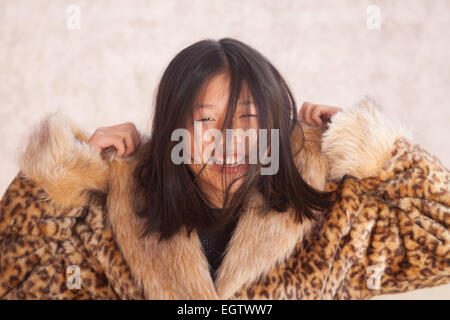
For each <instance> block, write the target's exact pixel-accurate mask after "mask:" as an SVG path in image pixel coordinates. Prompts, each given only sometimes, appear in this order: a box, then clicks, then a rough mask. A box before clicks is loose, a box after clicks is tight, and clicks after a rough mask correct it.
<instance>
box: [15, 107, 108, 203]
mask: <svg viewBox="0 0 450 320" xmlns="http://www.w3.org/2000/svg"><path fill="white" fill-rule="evenodd" d="M88 139H89V136H88V135H87V134H86V132H84V131H83V130H82V129H80V128H79V127H78V126H77V125H76V124H75V123H74V122H73V121H71V120H70V119H68V118H66V117H65V116H62V115H61V114H59V113H51V114H49V115H47V116H46V117H45V118H44V119H43V120H42V121H41V122H40V123H39V125H38V126H37V127H36V128H34V129H33V130H32V132H31V135H30V137H29V139H28V143H27V146H26V148H25V151H23V152H21V155H20V156H19V168H20V171H21V172H22V173H23V174H24V175H25V176H26V177H27V178H29V179H32V180H33V181H35V182H36V183H37V184H39V185H41V186H42V188H43V189H44V190H45V191H46V194H44V195H43V197H44V198H45V199H48V200H51V202H52V203H53V204H54V205H55V206H56V207H57V208H62V207H70V206H84V205H86V204H87V203H88V200H89V199H88V196H89V191H91V190H96V191H100V192H107V188H108V178H109V167H110V166H109V162H108V161H107V160H103V158H102V157H101V155H100V154H99V153H98V151H97V150H96V149H95V148H93V147H91V146H90V145H89V144H87V141H88Z"/></svg>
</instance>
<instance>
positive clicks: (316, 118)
mask: <svg viewBox="0 0 450 320" xmlns="http://www.w3.org/2000/svg"><path fill="white" fill-rule="evenodd" d="M321 112H322V111H321V109H320V108H319V107H318V106H314V108H312V111H311V120H312V121H313V122H314V124H316V125H318V126H321V125H323V123H322V119H321V118H320V115H321Z"/></svg>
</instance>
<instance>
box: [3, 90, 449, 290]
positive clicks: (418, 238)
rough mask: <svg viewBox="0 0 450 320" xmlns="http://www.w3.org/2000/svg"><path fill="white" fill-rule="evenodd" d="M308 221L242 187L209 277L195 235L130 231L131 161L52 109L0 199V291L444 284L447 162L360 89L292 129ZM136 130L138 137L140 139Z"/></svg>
mask: <svg viewBox="0 0 450 320" xmlns="http://www.w3.org/2000/svg"><path fill="white" fill-rule="evenodd" d="M303 130H304V136H301V135H300V134H299V133H298V132H295V133H294V134H293V138H292V143H293V145H294V146H297V147H298V146H299V145H300V142H301V141H302V139H305V140H304V146H303V148H302V151H301V152H300V153H299V154H298V156H296V157H295V161H296V164H297V166H298V169H299V170H300V172H301V174H302V176H303V178H304V179H305V181H307V182H308V183H309V184H310V185H312V186H313V187H315V188H317V189H319V190H327V191H332V192H333V197H334V200H335V201H334V205H333V207H332V209H331V210H328V211H326V212H323V213H321V218H320V219H319V220H318V221H315V222H312V221H303V222H296V221H295V220H294V215H293V212H292V211H291V210H287V211H286V212H284V213H276V212H270V213H269V214H267V215H265V216H263V215H260V214H258V208H259V205H261V204H262V203H263V200H262V199H261V198H260V197H259V194H256V193H255V194H252V196H251V199H250V200H249V201H248V203H247V204H246V207H245V210H244V211H243V213H242V215H241V216H240V219H239V221H238V225H237V227H236V230H235V231H234V233H233V235H232V238H231V240H230V242H229V244H228V247H227V251H226V255H225V257H224V259H223V262H222V264H221V266H220V268H219V269H218V271H217V272H218V273H217V277H216V280H215V281H213V280H212V278H211V276H210V274H209V271H208V263H207V260H206V258H205V256H204V253H203V251H202V247H201V244H200V242H199V239H198V236H197V234H196V233H195V232H193V233H191V236H190V237H188V236H187V235H186V233H185V230H182V231H180V232H179V233H177V234H176V235H175V236H174V237H173V238H171V239H170V240H169V241H165V242H161V243H158V242H157V235H151V236H149V237H147V238H139V237H137V235H136V234H137V230H138V228H139V226H140V225H141V223H142V221H140V220H139V219H138V218H137V217H136V215H134V214H133V212H132V209H131V208H132V206H131V202H130V199H131V198H132V197H131V194H129V189H130V188H129V183H132V179H131V173H132V172H133V167H134V166H135V165H136V161H135V157H133V156H130V157H127V158H120V159H119V158H115V157H114V156H111V155H110V156H108V155H105V154H103V156H102V155H100V154H98V153H97V152H96V151H95V150H93V148H91V147H90V146H89V145H88V144H87V143H86V141H87V137H88V136H87V135H86V133H85V132H84V131H83V130H82V129H80V128H79V127H78V126H77V125H76V124H75V123H73V122H72V121H71V120H69V119H67V118H65V117H64V116H61V115H60V114H52V115H49V116H48V117H46V118H45V119H44V120H43V121H42V122H41V123H40V124H39V126H37V127H36V128H35V129H34V131H33V134H32V136H31V138H30V141H29V143H28V144H27V146H26V148H25V149H24V151H23V152H22V153H21V157H20V171H19V172H18V173H17V176H16V177H15V179H14V180H13V181H12V182H11V184H10V185H9V187H8V188H7V190H6V192H5V193H4V195H3V197H2V200H1V203H0V298H2V299H369V298H371V297H373V296H375V295H382V294H387V293H399V292H406V291H410V290H414V289H419V288H426V287H432V286H438V285H442V284H446V283H448V282H449V281H450V254H449V252H450V250H449V249H450V246H449V241H450V232H449V223H450V192H449V182H450V174H449V170H448V169H447V168H446V167H445V166H444V165H443V164H442V163H441V162H440V160H439V159H438V158H436V157H435V156H433V155H431V154H429V153H428V152H427V151H425V150H424V149H422V148H421V147H420V146H419V145H417V144H414V143H412V140H411V139H412V138H411V137H410V134H409V133H408V132H407V131H406V130H405V129H404V128H403V127H401V126H399V125H397V124H394V123H393V122H392V121H391V120H389V119H388V118H387V117H386V115H385V114H384V113H383V112H382V110H381V109H380V108H379V107H378V106H377V105H376V103H375V102H374V101H373V99H370V98H369V97H366V98H364V99H362V100H361V101H360V102H359V103H357V104H355V105H354V106H353V107H351V108H348V109H346V110H345V111H342V112H339V113H338V114H336V115H334V116H333V118H332V122H331V123H330V124H329V126H328V128H326V130H325V129H319V128H314V127H309V126H307V125H306V124H304V126H303ZM143 139H145V137H143Z"/></svg>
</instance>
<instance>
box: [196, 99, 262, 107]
mask: <svg viewBox="0 0 450 320" xmlns="http://www.w3.org/2000/svg"><path fill="white" fill-rule="evenodd" d="M244 103H245V104H247V103H254V102H253V100H243V101H239V102H238V104H244ZM213 106H214V105H213V104H202V103H201V104H198V105H197V108H200V109H203V108H207V107H213Z"/></svg>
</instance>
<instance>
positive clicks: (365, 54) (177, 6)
mask: <svg viewBox="0 0 450 320" xmlns="http://www.w3.org/2000/svg"><path fill="white" fill-rule="evenodd" d="M70 4H74V5H78V6H79V7H80V9H81V25H80V27H81V28H80V29H79V30H71V29H69V28H67V26H66V20H67V17H68V14H67V13H66V9H67V6H68V5H70ZM371 4H373V5H377V6H378V7H379V9H380V13H381V28H380V29H378V30H376V29H375V30H371V29H369V28H368V27H367V26H366V20H367V17H368V15H367V13H366V9H367V7H368V6H369V5H371ZM226 36H227V37H234V38H237V39H240V40H242V41H244V42H246V43H248V44H250V45H252V46H254V47H255V48H257V49H258V50H260V51H261V52H262V53H263V54H264V55H266V56H267V57H268V58H269V59H270V60H271V61H272V62H273V63H274V64H275V66H276V67H278V68H279V70H280V72H281V73H282V74H283V75H284V76H285V78H286V80H287V81H288V83H289V84H290V85H291V89H292V90H293V92H294V94H295V96H296V98H297V103H298V105H299V106H300V105H301V104H302V103H303V101H305V100H307V101H312V102H316V103H322V104H330V105H337V106H344V107H346V106H349V105H351V104H353V103H355V102H356V101H357V100H358V99H359V98H360V97H361V96H362V95H364V94H366V93H368V94H371V95H372V96H373V97H375V98H376V99H377V100H378V101H379V103H380V104H381V105H382V106H383V107H384V109H385V110H386V111H387V112H389V113H390V114H391V115H392V117H393V118H395V119H397V120H399V121H402V122H404V123H406V124H407V125H408V126H409V127H410V128H412V129H413V131H414V134H415V137H416V141H417V142H419V143H421V144H422V145H423V146H425V147H426V148H427V149H428V150H430V151H431V152H433V153H434V154H436V155H438V156H439V157H440V158H441V159H442V161H443V162H444V164H445V165H446V166H447V167H449V164H450V150H449V146H450V145H449V142H448V134H449V128H448V126H449V123H450V108H449V106H448V102H449V101H450V63H449V58H450V55H449V53H450V42H449V39H450V1H448V0H440V1H439V0H436V1H428V0H427V1H425V0H423V1H419V0H410V1H393V0H383V1H382V0H374V1H357V0H347V1H332V0H330V1H328V0H327V1H317V0H314V1H313V0H311V1H298V0H278V1H269V0H265V1H256V0H255V1H237V0H228V1H217V0H214V1H213V0H188V1H185V0H183V1H170V0H162V1H130V0H127V1H106V0H102V1H82V0H71V1H62V0H61V1H60V0H58V1H50V0H47V1H44V0H42V1H38V0H0V136H1V142H0V152H1V156H2V157H1V159H2V160H1V161H2V162H1V164H2V165H1V167H0V193H1V194H3V192H4V190H5V189H6V187H7V185H8V183H9V182H10V181H11V179H12V178H13V176H14V175H15V174H16V171H17V169H18V168H17V162H16V156H17V152H18V148H20V147H21V146H23V145H24V143H25V138H26V135H27V134H28V132H29V129H30V127H31V126H32V125H34V124H36V122H37V121H38V120H39V119H40V118H42V117H43V116H44V115H45V114H46V113H48V112H50V111H55V110H62V111H63V112H64V113H65V114H67V115H68V116H69V117H71V118H73V119H74V120H76V121H77V122H78V123H79V124H81V125H82V126H84V127H85V128H86V130H88V131H91V132H93V130H94V129H95V128H96V127H99V126H105V125H113V124H117V123H121V122H126V121H133V122H135V124H136V125H137V127H138V129H140V130H143V131H145V130H147V129H148V125H149V121H150V119H151V114H152V102H153V96H154V92H155V88H156V84H157V81H158V80H159V78H160V76H161V74H162V72H163V70H164V68H165V66H166V65H167V63H168V62H169V61H170V60H171V59H172V58H173V57H174V55H175V54H176V53H177V52H179V51H180V50H181V49H183V48H184V47H186V46H187V45H190V44H192V43H194V42H196V41H198V40H201V39H204V38H215V39H219V38H221V37H226ZM379 298H381V299H391V298H392V299H400V298H407V299H415V298H423V299H432V298H437V299H449V298H450V285H448V286H441V287H437V288H432V289H423V290H417V291H414V292H410V293H406V294H398V295H389V296H381V297H379Z"/></svg>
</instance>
